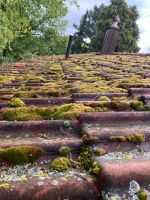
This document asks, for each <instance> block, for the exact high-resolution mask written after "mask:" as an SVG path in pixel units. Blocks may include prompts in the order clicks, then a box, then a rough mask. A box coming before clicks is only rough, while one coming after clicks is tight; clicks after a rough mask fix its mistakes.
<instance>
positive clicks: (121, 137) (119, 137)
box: [108, 136, 126, 142]
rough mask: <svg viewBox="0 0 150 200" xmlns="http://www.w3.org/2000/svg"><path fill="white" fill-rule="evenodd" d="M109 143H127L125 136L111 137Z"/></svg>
mask: <svg viewBox="0 0 150 200" xmlns="http://www.w3.org/2000/svg"><path fill="white" fill-rule="evenodd" d="M108 141H110V142H124V141H126V137H125V136H110V137H109V138H108Z"/></svg>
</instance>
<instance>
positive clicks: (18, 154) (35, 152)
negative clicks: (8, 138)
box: [0, 146, 44, 165]
mask: <svg viewBox="0 0 150 200" xmlns="http://www.w3.org/2000/svg"><path fill="white" fill-rule="evenodd" d="M43 153H44V151H43V150H42V149H41V148H39V147H31V146H20V147H10V148H7V149H0V160H2V161H7V162H10V163H11V164H13V165H22V164H26V163H30V162H34V161H35V160H37V159H38V158H39V157H40V156H42V155H43Z"/></svg>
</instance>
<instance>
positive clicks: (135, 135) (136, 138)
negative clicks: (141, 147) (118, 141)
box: [127, 133, 146, 144]
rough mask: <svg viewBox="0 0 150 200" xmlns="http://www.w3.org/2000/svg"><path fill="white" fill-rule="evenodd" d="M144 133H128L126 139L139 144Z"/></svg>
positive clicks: (143, 137) (142, 140)
mask: <svg viewBox="0 0 150 200" xmlns="http://www.w3.org/2000/svg"><path fill="white" fill-rule="evenodd" d="M145 139H146V138H145V135H143V134H141V133H133V134H132V135H129V136H128V137H127V140H128V141H129V142H133V143H134V144H140V143H142V142H144V141H145Z"/></svg>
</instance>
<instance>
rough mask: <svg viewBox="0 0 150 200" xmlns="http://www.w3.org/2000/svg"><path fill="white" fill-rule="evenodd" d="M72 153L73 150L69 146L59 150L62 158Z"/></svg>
mask: <svg viewBox="0 0 150 200" xmlns="http://www.w3.org/2000/svg"><path fill="white" fill-rule="evenodd" d="M71 151H72V148H70V147H68V146H63V147H61V148H60V149H59V150H58V152H59V154H60V156H63V157H67V156H69V155H70V154H71Z"/></svg>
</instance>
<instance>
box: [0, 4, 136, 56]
mask: <svg viewBox="0 0 150 200" xmlns="http://www.w3.org/2000/svg"><path fill="white" fill-rule="evenodd" d="M69 3H70V4H74V5H76V6H78V4H77V1H76V0H0V57H1V60H3V59H4V58H13V59H21V58H24V56H28V55H30V54H34V55H45V54H48V55H51V54H56V55H57V54H64V53H65V50H66V45H67V40H68V36H66V35H65V34H64V30H65V27H66V24H67V22H66V21H65V20H64V16H65V15H66V14H67V12H68V10H69ZM79 3H80V2H79ZM116 14H118V15H119V17H120V19H121V24H120V30H121V31H120V38H119V43H118V50H119V51H128V52H132V51H133V52H137V51H138V50H139V48H138V46H137V41H138V38H139V29H138V26H137V24H136V20H137V18H138V16H139V14H138V11H137V8H136V7H135V6H132V7H130V6H128V4H127V3H126V2H125V0H110V4H109V5H108V6H106V5H104V4H102V5H100V6H99V7H98V6H95V7H94V8H93V9H92V10H87V12H86V13H85V14H84V15H83V17H82V19H81V22H80V25H79V26H77V25H74V26H75V28H76V30H77V32H78V37H77V39H76V40H75V42H74V45H73V47H72V52H73V53H83V52H90V51H99V50H100V48H101V45H102V41H103V38H104V34H105V30H106V27H108V26H110V25H111V23H112V19H113V17H114V16H115V15H116ZM87 38H89V39H90V41H91V42H90V43H87V40H86V39H87Z"/></svg>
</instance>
